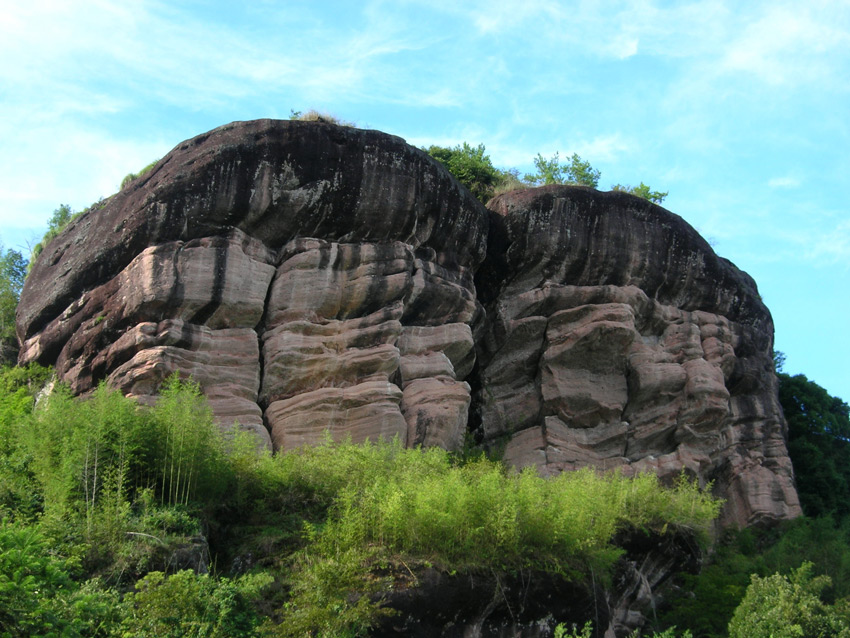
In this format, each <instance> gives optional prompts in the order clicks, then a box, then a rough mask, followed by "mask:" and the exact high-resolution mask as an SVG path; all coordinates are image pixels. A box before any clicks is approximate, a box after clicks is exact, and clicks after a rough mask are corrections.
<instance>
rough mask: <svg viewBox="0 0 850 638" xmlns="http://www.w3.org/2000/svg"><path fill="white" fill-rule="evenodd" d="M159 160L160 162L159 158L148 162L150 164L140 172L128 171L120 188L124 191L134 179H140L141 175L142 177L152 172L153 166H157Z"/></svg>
mask: <svg viewBox="0 0 850 638" xmlns="http://www.w3.org/2000/svg"><path fill="white" fill-rule="evenodd" d="M157 162H159V160H158V159H157V160H154V161H152V162H151V163H150V164H148V165H147V166H145V167H144V168H143V169H141V170H140V171H139V172H138V173H127V174H126V175H125V176H124V179H122V180H121V188H120V189H119V190H122V191H123V190H124V189H125V188H127V186H129V185H130V183H131V182H132V181H133V180H136V179H139V178H140V177H142V176H144V175H147V174H148V173H150V172H151V170H153V167H154V166H156V164H157Z"/></svg>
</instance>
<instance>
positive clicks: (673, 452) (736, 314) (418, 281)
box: [18, 120, 800, 525]
mask: <svg viewBox="0 0 850 638" xmlns="http://www.w3.org/2000/svg"><path fill="white" fill-rule="evenodd" d="M18 335H19V339H20V341H21V343H22V349H21V355H20V361H21V363H26V362H29V361H39V362H41V363H45V364H54V365H55V366H56V370H57V372H58V374H59V375H60V377H61V378H62V379H64V380H65V381H66V382H68V383H69V384H70V385H71V387H72V388H73V390H74V391H75V392H77V393H85V392H87V391H89V390H90V389H91V388H92V387H93V386H94V385H95V384H97V383H98V382H99V381H100V380H103V379H106V380H108V381H109V382H110V383H112V384H114V385H115V386H117V387H119V388H121V389H122V390H123V391H124V392H126V393H127V394H131V395H133V396H136V397H139V398H140V400H150V399H151V397H152V396H153V395H154V394H155V393H156V391H157V388H158V386H159V384H160V382H161V381H162V380H163V379H164V378H165V377H166V376H167V375H169V374H170V373H171V372H173V371H175V370H179V371H180V372H181V373H184V374H191V375H192V376H193V377H194V378H195V379H196V380H197V381H198V382H200V384H201V385H202V387H203V389H204V390H205V392H206V393H207V395H208V396H209V398H210V402H211V404H212V407H213V409H214V411H215V413H216V415H217V417H218V418H219V420H220V421H221V422H222V424H223V425H225V426H229V425H232V424H233V423H234V422H238V423H239V424H241V427H243V428H247V429H250V430H252V431H253V432H255V433H256V434H257V436H258V437H259V439H260V440H261V441H264V442H265V444H267V445H273V446H274V447H276V448H292V447H297V446H300V445H303V444H309V443H311V442H315V441H317V440H319V439H321V438H322V437H323V436H324V433H325V431H327V430H330V432H331V433H332V434H333V435H334V436H336V437H343V436H346V435H350V436H351V437H352V438H353V439H354V440H355V441H358V440H363V439H366V438H369V437H371V438H376V437H378V436H384V437H393V436H399V437H400V438H401V439H402V440H403V441H405V442H406V443H407V444H408V445H419V444H422V445H440V446H443V447H446V448H450V449H453V448H457V447H459V446H460V445H461V443H462V440H463V438H464V436H465V435H466V433H467V432H468V431H471V432H472V433H473V434H474V435H475V436H476V437H478V439H479V441H481V442H482V443H484V444H485V445H487V446H489V447H503V448H504V454H505V458H506V459H507V460H508V461H510V462H512V463H514V464H516V465H520V466H525V465H536V466H538V467H539V468H540V469H541V471H543V472H548V473H552V472H559V471H562V470H568V469H572V468H575V467H580V466H583V465H587V464H593V465H595V466H598V467H601V468H623V470H624V471H626V472H637V471H643V470H653V471H657V472H659V473H661V474H662V475H670V476H672V475H676V474H678V473H679V472H680V471H681V470H682V468H685V469H686V471H688V472H690V473H692V474H693V475H696V476H698V477H699V478H700V480H702V481H715V485H716V487H715V489H716V491H717V493H718V494H719V495H720V496H722V497H724V498H726V499H727V504H726V507H725V509H724V515H723V516H724V522H725V523H735V524H738V525H749V524H753V523H757V522H760V521H763V520H776V519H782V518H788V517H793V516H796V515H798V514H799V513H800V509H799V504H798V501H797V496H796V492H795V490H794V487H793V477H792V469H791V464H790V461H789V459H788V455H787V451H786V448H785V442H784V437H783V430H784V427H785V425H784V421H783V417H782V413H781V411H780V408H779V405H778V402H777V398H776V380H775V377H774V374H773V364H772V340H773V325H772V321H771V318H770V314H769V312H768V311H767V309H766V308H765V306H764V305H763V304H762V302H761V300H760V298H759V296H758V292H757V289H756V286H755V284H754V283H753V281H752V280H751V279H750V278H749V277H748V276H747V275H746V274H744V273H742V272H740V271H739V270H738V269H737V268H735V266H734V265H732V264H731V263H729V262H728V261H726V260H724V259H722V258H719V257H718V256H717V255H715V254H714V252H713V250H712V249H711V247H709V246H708V244H707V243H706V242H705V241H704V240H703V239H702V238H701V237H699V235H698V234H697V233H696V232H695V231H694V230H693V229H692V228H691V227H690V226H689V225H688V224H686V223H685V222H684V221H683V220H682V219H681V218H679V217H677V216H676V215H673V214H672V213H670V212H668V211H666V210H664V209H662V208H660V207H658V206H655V205H653V204H650V203H648V202H646V201H644V200H641V199H638V198H635V197H633V196H630V195H627V194H624V193H600V192H597V191H594V190H590V189H585V188H581V187H566V186H557V187H554V186H553V187H544V188H540V189H531V190H527V191H521V192H514V193H509V194H506V195H502V196H500V197H498V198H496V199H495V200H494V201H492V202H491V203H490V204H489V210H488V209H487V208H485V207H484V206H482V205H481V204H480V203H479V202H478V201H477V200H475V199H474V198H473V197H472V196H471V195H470V194H469V193H468V192H467V191H466V190H465V189H464V188H463V187H462V186H460V185H459V184H458V183H457V182H456V181H455V180H454V178H453V177H452V176H451V175H450V174H448V173H447V172H446V171H445V170H444V169H443V168H442V166H441V165H439V164H438V163H437V162H435V161H433V160H432V159H431V158H429V157H428V156H427V155H426V154H425V153H423V152H421V151H419V150H417V149H415V148H412V147H410V146H408V145H407V144H405V143H404V141H403V140H401V139H399V138H396V137H392V136H389V135H386V134H383V133H379V132H376V131H364V130H358V129H353V128H345V127H338V126H335V125H333V124H327V123H322V122H290V121H272V120H260V121H254V122H242V123H234V124H230V125H227V126H224V127H221V128H218V129H215V130H214V131H211V132H209V133H207V134H204V135H201V136H198V137H196V138H194V139H192V140H188V141H186V142H184V143H182V144H180V145H179V146H178V147H177V148H175V149H174V150H173V151H172V152H171V153H169V154H168V155H167V156H166V157H165V158H163V159H162V160H161V161H160V162H159V163H158V164H157V165H156V167H155V168H154V169H153V170H152V171H151V172H150V173H148V174H146V175H145V176H143V177H141V178H139V179H138V180H136V181H135V182H134V183H132V184H131V185H130V186H129V187H128V188H126V189H124V190H123V191H121V192H120V193H118V194H116V195H115V196H113V197H112V198H110V199H109V200H108V201H107V202H106V203H105V205H104V206H103V207H102V208H100V209H99V210H97V211H93V212H91V213H88V214H86V215H83V216H81V217H80V218H78V219H77V220H75V221H74V222H72V223H71V224H70V225H69V227H68V228H67V229H66V230H65V231H64V232H63V233H62V234H61V235H60V236H59V237H58V238H57V239H56V240H54V241H53V242H52V243H51V244H49V245H48V246H47V247H46V249H45V251H44V253H43V254H42V255H41V256H40V257H39V259H38V260H37V261H36V263H35V264H34V266H33V270H32V273H31V274H30V276H29V278H28V280H27V284H26V286H25V288H24V291H23V294H22V297H21V303H20V305H19V308H18Z"/></svg>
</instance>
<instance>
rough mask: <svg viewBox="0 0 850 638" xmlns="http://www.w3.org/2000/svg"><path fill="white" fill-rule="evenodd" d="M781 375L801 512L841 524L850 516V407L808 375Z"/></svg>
mask: <svg viewBox="0 0 850 638" xmlns="http://www.w3.org/2000/svg"><path fill="white" fill-rule="evenodd" d="M777 376H778V379H779V402H780V404H781V405H782V410H783V412H784V413H785V419H786V420H787V421H788V453H789V455H790V457H791V462H792V463H793V465H794V473H795V475H796V480H797V493H798V494H799V495H800V503H801V505H802V507H803V511H804V512H805V513H806V514H807V515H808V516H816V517H817V516H826V515H830V516H832V517H833V518H835V519H836V520H839V519H841V518H843V517H845V516H847V515H848V514H850V406H848V405H847V403H845V402H844V401H843V400H842V399H840V398H838V397H834V396H832V395H830V394H829V392H827V391H826V390H825V389H824V388H822V387H821V386H819V385H818V384H817V383H815V382H814V381H810V380H809V379H807V378H806V377H805V375H802V374H798V375H794V376H790V375H788V374H785V373H779V374H778V375H777Z"/></svg>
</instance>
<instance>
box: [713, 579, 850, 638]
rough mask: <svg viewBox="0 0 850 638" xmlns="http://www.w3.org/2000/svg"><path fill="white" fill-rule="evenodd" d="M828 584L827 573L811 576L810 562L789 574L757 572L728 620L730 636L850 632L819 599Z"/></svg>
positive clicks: (823, 637) (779, 637)
mask: <svg viewBox="0 0 850 638" xmlns="http://www.w3.org/2000/svg"><path fill="white" fill-rule="evenodd" d="M829 584H830V583H829V577H827V576H816V577H813V576H812V564H811V563H803V565H802V566H801V567H800V568H799V569H797V570H795V571H794V572H793V573H792V574H791V576H790V577H788V576H783V575H780V574H774V575H772V576H768V577H766V578H761V577H759V576H755V575H754V576H753V577H752V581H751V583H750V586H749V587H748V588H747V593H746V595H745V596H744V599H743V601H742V602H741V604H740V605H739V606H738V608H737V609H736V610H735V615H734V616H733V617H732V621H731V622H730V623H729V636H730V638H794V637H805V638H828V637H829V638H834V637H847V636H850V628H848V626H847V625H846V623H845V622H844V620H843V619H842V618H841V617H840V615H839V614H838V613H837V612H836V610H835V609H834V608H832V607H830V606H829V605H826V604H825V603H824V602H823V601H822V600H821V599H820V594H821V592H822V591H823V589H824V588H826V587H827V586H829Z"/></svg>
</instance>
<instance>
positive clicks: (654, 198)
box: [611, 182, 669, 204]
mask: <svg viewBox="0 0 850 638" xmlns="http://www.w3.org/2000/svg"><path fill="white" fill-rule="evenodd" d="M611 190H612V191H623V192H625V193H631V194H632V195H637V196H638V197H643V198H644V199H646V200H649V201H651V202H653V203H655V204H660V203H661V202H663V201H664V199H665V198H666V197H667V195H669V193H668V192H664V193H662V192H661V191H654V190H652V189H651V188H650V187H649V186H647V185H646V184H644V183H643V182H641V183H640V185H639V186H624V185H623V184H614V185H613V186H612V187H611Z"/></svg>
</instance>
